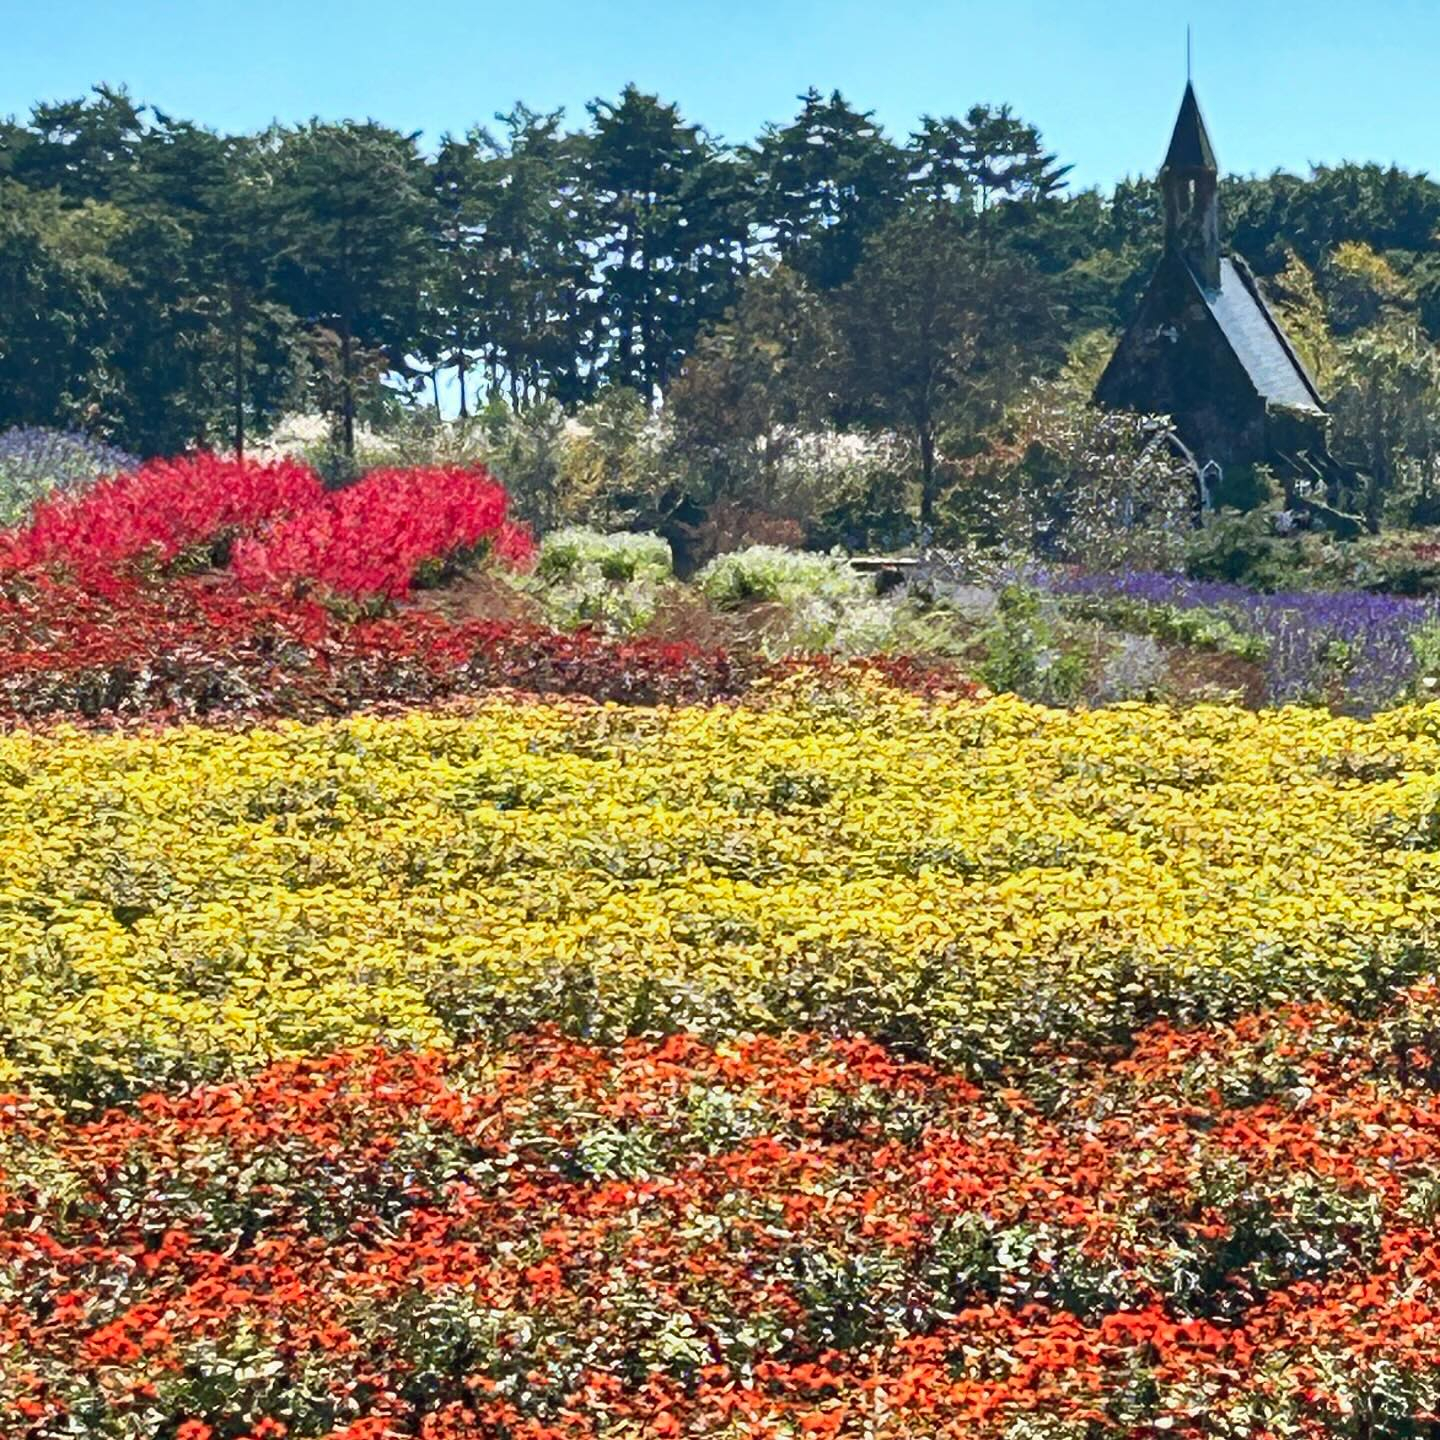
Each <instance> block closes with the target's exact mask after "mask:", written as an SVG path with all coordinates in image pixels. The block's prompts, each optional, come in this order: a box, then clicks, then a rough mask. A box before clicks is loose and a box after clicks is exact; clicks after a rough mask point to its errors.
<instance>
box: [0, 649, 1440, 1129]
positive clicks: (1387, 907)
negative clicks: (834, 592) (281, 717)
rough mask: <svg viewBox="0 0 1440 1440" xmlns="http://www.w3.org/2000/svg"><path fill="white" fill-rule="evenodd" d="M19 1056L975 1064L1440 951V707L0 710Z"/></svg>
mask: <svg viewBox="0 0 1440 1440" xmlns="http://www.w3.org/2000/svg"><path fill="white" fill-rule="evenodd" d="M0 773H3V775H4V777H5V779H6V781H7V783H6V785H5V787H4V789H3V791H0V832H3V834H4V836H5V844H6V849H7V853H6V857H5V877H6V878H5V882H4V889H3V894H0V904H3V906H4V910H5V916H6V924H5V927H4V931H3V938H0V994H3V997H4V998H3V1001H0V1057H3V1058H0V1083H3V1084H4V1085H6V1086H7V1087H11V1088H14V1087H20V1088H23V1089H28V1090H33V1091H34V1092H36V1093H37V1094H42V1095H48V1096H50V1097H51V1098H52V1099H53V1100H55V1101H56V1102H57V1103H61V1104H64V1105H68V1106H81V1107H84V1106H91V1105H103V1104H106V1103H110V1102H113V1101H117V1100H123V1099H125V1098H126V1097H127V1096H131V1095H134V1094H136V1093H139V1092H143V1091H145V1090H149V1089H153V1088H157V1087H168V1086H174V1085H178V1084H184V1083H190V1082H194V1081H198V1080H205V1079H213V1078H219V1077H223V1076H227V1075H231V1074H235V1073H241V1072H245V1071H248V1070H253V1069H254V1068H256V1067H258V1066H260V1065H263V1064H264V1063H266V1062H268V1061H269V1060H271V1059H274V1058H277V1057H284V1056H294V1055H303V1054H311V1053H319V1052H324V1051H327V1050H330V1049H333V1048H336V1047H340V1046H348V1045H354V1044H364V1043H370V1042H375V1041H381V1042H385V1043H389V1044H393V1045H400V1046H419V1047H433V1046H445V1045H450V1044H455V1043H463V1042H465V1041H467V1040H469V1039H472V1038H474V1037H476V1036H485V1037H491V1038H495V1037H498V1036H501V1035H503V1034H505V1033H509V1032H512V1031H516V1030H521V1029H525V1028H527V1027H530V1026H533V1025H535V1024H539V1023H544V1022H554V1023H558V1024H560V1025H562V1027H565V1028H567V1029H568V1030H570V1031H572V1032H574V1033H577V1034H584V1035H588V1036H591V1037H609V1038H619V1037H622V1036H623V1035H625V1034H628V1033H643V1032H646V1031H649V1030H653V1029H656V1028H660V1029H675V1028H686V1029H691V1030H694V1031H696V1032H697V1033H701V1034H706V1035H711V1036H725V1035H732V1034H737V1033H743V1032H747V1031H759V1030H775V1031H779V1030H786V1029H790V1028H797V1029H817V1028H818V1029H821V1030H833V1031H836V1032H842V1033H865V1034H869V1035H870V1036H872V1037H874V1038H877V1039H881V1040H884V1041H886V1042H887V1043H890V1044H892V1045H895V1046H897V1047H899V1049H900V1050H901V1051H902V1052H903V1053H909V1054H916V1055H923V1056H926V1057H928V1058H930V1059H932V1060H935V1061H938V1062H940V1063H943V1064H945V1065H947V1066H950V1067H952V1068H957V1069H960V1070H963V1071H967V1072H969V1073H972V1074H975V1075H1003V1074H1006V1073H1011V1072H1021V1071H1025V1070H1027V1069H1033V1068H1039V1069H1041V1070H1043V1069H1044V1068H1045V1067H1046V1066H1048V1064H1049V1063H1050V1060H1049V1057H1050V1056H1051V1055H1052V1054H1054V1053H1059V1052H1065V1051H1071V1050H1075V1051H1079V1052H1089V1053H1107V1052H1110V1051H1113V1050H1114V1049H1115V1048H1116V1047H1123V1046H1124V1045H1125V1044H1127V1043H1128V1042H1129V1039H1130V1037H1131V1036H1132V1035H1133V1034H1134V1032H1135V1031H1136V1030H1137V1029H1139V1028H1140V1027H1141V1026H1143V1025H1144V1024H1145V1023H1146V1022H1147V1021H1148V1020H1149V1019H1152V1018H1155V1017H1157V1016H1161V1015H1164V1016H1170V1017H1173V1018H1174V1019H1176V1020H1178V1021H1184V1022H1191V1021H1196V1020H1202V1019H1205V1018H1207V1017H1211V1016H1223V1015H1232V1014H1236V1013H1239V1012H1241V1011H1244V1010H1248V1009H1253V1008H1257V1007H1261V1006H1264V1005H1267V1004H1270V1003H1273V1002H1274V1001H1276V1000H1279V999H1283V998H1296V999H1303V998H1310V997H1314V996H1317V995H1318V996H1331V997H1335V998H1337V999H1343V1000H1347V1001H1349V1002H1351V1003H1353V1004H1355V1005H1357V1006H1359V1007H1362V1008H1363V1007H1365V1006H1369V1005H1374V1004H1376V1003H1378V1002H1379V1001H1380V1000H1381V999H1382V998H1383V997H1384V996H1385V995H1386V994H1387V993H1390V992H1392V991H1393V990H1395V989H1397V988H1399V987H1401V986H1403V985H1405V984H1406V983H1408V982H1409V981H1410V980H1411V979H1413V978H1414V977H1416V976H1418V975H1422V974H1424V973H1428V972H1429V971H1430V970H1431V969H1433V967H1434V962H1435V959H1436V954H1437V944H1440V937H1437V929H1436V926H1437V920H1436V916H1437V906H1440V788H1437V780H1436V775H1437V773H1440V707H1411V708H1406V709H1399V710H1395V711H1391V712H1388V713H1387V714H1386V715H1384V716H1382V717H1380V718H1378V719H1376V720H1374V721H1370V722H1362V721H1357V720H1353V719H1345V718H1339V717H1332V716H1329V715H1327V714H1325V713H1324V712H1319V711H1306V710H1286V711H1279V712H1264V713H1261V714H1258V715H1256V714H1253V713H1250V712H1246V711H1243V710H1239V709H1236V708H1232V707H1222V706H1210V707H1205V706H1199V707H1195V708H1193V709H1190V710H1185V711H1177V710H1173V709H1168V708H1165V707H1158V706H1119V707H1112V708H1110V709H1106V710H1097V711H1089V712H1087V711H1056V710H1049V709H1046V708H1044V707H1039V706H1030V705H1027V704H1025V703H1023V702H1021V701H1018V700H1015V699H1013V698H1008V697H996V698H991V699H986V700H974V699H962V698H944V697H941V698H936V699H928V700H927V699H924V698H922V697H918V696H914V695H908V694H905V693H902V692H900V691H897V690H896V689H894V688H893V687H891V686H889V685H886V684H883V683H880V682H876V681H873V680H871V681H867V680H863V679H862V680H860V681H858V682H852V683H847V684H841V685H836V684H834V683H830V682H828V681H826V682H824V683H817V682H815V681H814V680H813V678H812V677H811V676H810V674H809V673H808V672H806V671H801V672H799V673H798V674H796V675H794V676H792V677H791V678H790V679H788V680H786V681H783V682H780V683H778V684H777V685H775V686H773V687H772V688H771V689H770V690H769V691H768V692H767V693H766V694H764V695H759V696H756V697H753V698H752V699H751V700H750V701H749V702H747V703H745V704H741V705H726V706H719V707H716V706H673V707H672V706H665V707H659V708H655V709H638V708H633V707H621V706H613V705H609V706H597V705H594V704H585V705H575V704H566V703H542V704H536V703H516V702H514V701H510V700H506V699H503V698H495V699H491V700H488V701H483V702H479V703H478V704H477V705H476V706H475V708H474V709H473V710H472V711H471V712H470V713H467V714H462V715H447V714H443V713H434V712H426V711H415V712H413V713H411V714H408V715H405V716H403V717H399V718H379V717H365V716H361V717H355V718H352V719H348V720H345V721H339V722H331V723H323V724H295V723H285V724H281V725H279V726H278V727H267V728H257V729H252V730H247V731H240V732H222V731H217V730H213V729H205V728H198V727H181V728H175V729H170V730H166V731H162V732H158V733H152V734H119V735H111V736H98V737H97V736H94V735H87V734H83V733H81V732H78V731H73V730H70V731H67V730H63V729H62V730H58V731H54V732H49V733H44V734H40V733H32V732H25V731H20V732H16V733H14V734H11V735H9V736H6V737H3V738H0Z"/></svg>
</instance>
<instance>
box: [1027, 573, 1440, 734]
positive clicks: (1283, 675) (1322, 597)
mask: <svg viewBox="0 0 1440 1440" xmlns="http://www.w3.org/2000/svg"><path fill="white" fill-rule="evenodd" d="M1046 588H1048V589H1050V590H1052V591H1053V592H1054V593H1056V594H1061V595H1086V596H1094V597H1096V598H1106V597H1114V598H1115V599H1123V600H1129V601H1133V602H1138V603H1140V604H1144V605H1153V606H1167V607H1172V608H1174V609H1177V610H1182V611H1185V610H1195V609H1204V610H1207V611H1210V612H1212V613H1214V614H1216V615H1218V616H1219V617H1221V618H1223V619H1224V620H1226V621H1228V622H1229V624H1230V625H1231V626H1233V627H1234V628H1235V629H1236V630H1238V631H1240V632H1242V633H1243V634H1248V635H1253V636H1256V637H1257V638H1259V639H1260V640H1262V641H1263V642H1264V647H1265V659H1264V668H1265V681H1266V690H1267V695H1268V698H1269V700H1270V701H1271V703H1273V704H1276V705H1284V704H1288V703H1294V702H1307V701H1315V700H1319V699H1322V698H1325V697H1326V696H1327V695H1328V694H1330V693H1331V692H1332V691H1333V690H1334V689H1335V688H1336V687H1341V688H1343V691H1344V694H1345V697H1346V703H1347V705H1348V706H1349V707H1353V708H1354V709H1356V710H1360V711H1372V710H1376V709H1379V708H1381V707H1383V706H1385V705H1388V704H1393V703H1394V702H1395V701H1396V700H1397V699H1399V698H1400V697H1401V696H1403V695H1404V694H1405V693H1406V691H1407V690H1408V689H1409V688H1410V686H1411V685H1412V684H1413V683H1414V681H1415V678H1416V661H1415V653H1414V650H1413V648H1412V645H1411V638H1412V637H1413V636H1414V635H1415V634H1416V632H1417V631H1418V630H1420V628H1421V627H1422V626H1425V625H1427V624H1434V623H1436V622H1437V621H1440V604H1437V602H1436V601H1433V600H1416V599H1408V598H1403V597H1400V596H1394V595H1371V594H1367V593H1365V592H1364V591H1341V592H1336V591H1295V592H1291V593H1288V594H1275V595H1267V594H1262V593H1260V592H1258V591H1254V590H1247V589H1245V588H1244V587H1243V586H1240V585H1229V584H1224V583H1221V582H1217V581H1197V580H1187V579H1185V578H1184V577H1183V576H1180V575H1165V574H1159V573H1156V572H1152V571H1137V572H1126V573H1121V574H1115V575H1077V574H1073V573H1071V574H1067V573H1061V572H1052V573H1051V574H1050V575H1049V576H1048V577H1047V582H1046Z"/></svg>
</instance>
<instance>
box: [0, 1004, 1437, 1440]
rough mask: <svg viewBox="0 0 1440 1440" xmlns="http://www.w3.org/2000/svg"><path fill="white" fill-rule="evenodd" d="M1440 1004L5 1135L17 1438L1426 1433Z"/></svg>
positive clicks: (364, 1058)
mask: <svg viewBox="0 0 1440 1440" xmlns="http://www.w3.org/2000/svg"><path fill="white" fill-rule="evenodd" d="M1435 1000H1436V996H1435V994H1434V992H1433V991H1425V992H1422V993H1418V994H1413V995H1410V996H1407V997H1404V998H1402V1000H1401V1001H1400V1002H1398V1003H1397V1004H1396V1005H1395V1006H1394V1007H1393V1008H1392V1009H1391V1010H1389V1011H1387V1012H1386V1013H1385V1014H1384V1015H1383V1016H1381V1017H1380V1018H1378V1019H1376V1020H1373V1021H1368V1022H1360V1021H1356V1020H1354V1019H1353V1018H1350V1017H1348V1016H1347V1015H1346V1014H1344V1013H1342V1012H1340V1011H1337V1010H1332V1009H1328V1008H1324V1007H1318V1006H1311V1007H1307V1008H1296V1009H1291V1010H1286V1011H1283V1012H1276V1013H1272V1014H1268V1015H1262V1016H1254V1017H1251V1018H1249V1019H1246V1020H1244V1021H1242V1022H1240V1023H1238V1024H1237V1025H1235V1026H1234V1027H1233V1028H1223V1029H1222V1028H1210V1029H1203V1030H1199V1031H1192V1032H1177V1031H1174V1030H1171V1029H1169V1028H1167V1027H1163V1026H1162V1027H1156V1028H1154V1029H1152V1030H1150V1031H1148V1032H1147V1033H1145V1034H1144V1035H1143V1036H1142V1037H1141V1038H1140V1041H1139V1043H1138V1045H1137V1046H1136V1047H1135V1049H1134V1050H1133V1052H1132V1053H1131V1054H1130V1055H1129V1056H1128V1057H1127V1058H1125V1059H1123V1060H1120V1061H1118V1062H1117V1063H1113V1064H1111V1065H1108V1066H1106V1065H1099V1064H1093V1063H1092V1064H1089V1065H1078V1064H1071V1063H1058V1062H1057V1065H1056V1067H1055V1069H1054V1070H1053V1072H1052V1073H1051V1074H1050V1075H1049V1076H1048V1079H1046V1080H1045V1081H1044V1083H1041V1082H1038V1081H1037V1082H1036V1083H1035V1084H1034V1085H1033V1086H1032V1088H1031V1089H1030V1090H1028V1091H1022V1090H1016V1089H1005V1088H999V1089H980V1088H977V1087H976V1086H973V1085H971V1084H969V1083H967V1082H966V1081H965V1080H963V1079H960V1078H957V1077H955V1076H953V1075H945V1074H941V1073H938V1072H936V1071H934V1070H932V1069H930V1068H928V1067H926V1066H923V1065H919V1064H914V1063H909V1062H906V1061H904V1060H903V1059H900V1058H898V1057H897V1056H895V1055H894V1054H891V1053H887V1052H886V1051H884V1050H883V1049H881V1048H879V1047H877V1046H874V1045H870V1044H866V1043H863V1042H858V1041H855V1042H844V1041H825V1040H822V1039H819V1038H815V1037H803V1036H802V1037H792V1038H788V1039H774V1038H771V1039H759V1040H746V1041H741V1042H738V1043H736V1044H733V1045H730V1046H725V1047H719V1048H716V1047H713V1046H710V1045H706V1044H702V1043H701V1042H699V1041H698V1040H695V1039H692V1038H687V1037H684V1036H676V1037H673V1038H671V1039H669V1040H665V1041H646V1042H639V1041H636V1042H631V1043H630V1044H628V1045H626V1046H625V1047H623V1048H622V1049H621V1050H619V1051H602V1050H599V1049H593V1048H590V1047H587V1046H586V1045H583V1044H579V1043H575V1042H573V1041H570V1040H566V1039H563V1038H561V1037H560V1036H559V1035H558V1034H554V1033H541V1034H538V1035H534V1036H532V1037H531V1038H530V1039H529V1040H528V1041H525V1042H523V1043H521V1044H519V1045H518V1046H516V1047H515V1048H512V1049H509V1050H506V1051H505V1052H503V1053H498V1054H493V1053H486V1052H484V1051H480V1050H470V1051H462V1052H459V1053H455V1054H450V1055H446V1056H440V1055H435V1054H413V1053H411V1054H386V1053H381V1052H367V1053H361V1054H342V1055H336V1056H333V1057H330V1058H328V1059H318V1060H314V1061H309V1062H297V1063H288V1064H283V1065H277V1066H274V1067H272V1068H271V1069H269V1070H268V1071H266V1072H264V1073H263V1074H261V1075H260V1076H258V1077H257V1078H255V1079H253V1080H251V1081H248V1082H246V1083H242V1084H235V1085H226V1086H218V1087H213V1088H204V1089H200V1090H197V1091H196V1092H194V1093H191V1094H188V1095H184V1096H179V1097H175V1096H169V1097H167V1096H159V1095H156V1096H149V1097H146V1098H145V1099H143V1100H141V1101H140V1102H139V1103H138V1104H137V1105H136V1106H135V1107H134V1108H133V1110H132V1111H129V1112H118V1111H117V1112H112V1113H111V1114H109V1115H107V1116H105V1117H104V1118H102V1119H100V1120H98V1121H94V1122H90V1123H75V1122H68V1123H67V1122H66V1121H64V1120H63V1119H62V1118H60V1117H57V1116H54V1115H50V1114H47V1113H44V1112H43V1111H41V1110H40V1109H38V1108H36V1107H35V1106H33V1105H31V1104H28V1103H26V1102H24V1101H21V1100H18V1099H12V1100H11V1101H9V1102H8V1103H7V1104H6V1106H5V1109H4V1111H3V1120H0V1174H3V1180H0V1274H3V1275H4V1276H6V1277H7V1278H6V1281H5V1285H4V1288H3V1289H0V1357H3V1358H4V1361H5V1363H4V1364H0V1377H3V1378H0V1409H3V1410H4V1411H5V1413H8V1414H12V1415H18V1416H22V1417H24V1418H23V1425H24V1426H25V1428H24V1429H23V1430H22V1431H17V1432H15V1433H24V1434H27V1435H30V1436H35V1437H40V1436H44V1437H49V1436H52V1435H53V1436H60V1435H70V1434H76V1433H81V1434H102V1433H103V1434H112V1433H113V1434H132V1433H133V1434H147V1433H148V1434H164V1435H179V1434H184V1435H187V1436H194V1437H200V1436H207V1435H208V1436H240V1435H249V1436H253V1437H259V1436H264V1435H271V1436H278V1435H282V1434H284V1435H290V1436H299V1435H326V1436H333V1437H339V1436H346V1437H349V1440H358V1437H361V1436H365V1437H378V1436H392V1435H394V1436H398V1435H413V1434H421V1435H424V1436H427V1437H431V1440H441V1437H457V1440H458V1437H475V1440H479V1437H486V1440H489V1437H496V1436H508V1437H526V1440H558V1437H567V1440H568V1437H576V1440H578V1437H599V1436H602V1435H604V1436H608V1435H616V1434H632V1435H644V1436H680V1435H690V1436H733V1435H754V1436H777V1437H778V1436H793V1435H810V1434H818V1435H827V1434H828V1435H855V1436H860V1435H867V1436H870V1435H873V1436H886V1437H899V1436H905V1437H922V1436H924V1437H931V1436H940V1435H947V1436H962V1435H964V1436H991V1435H993V1436H997V1437H999V1436H1005V1435H1009V1436H1013V1435H1015V1434H1017V1433H1020V1434H1032V1433H1033V1434H1072V1433H1073V1434H1089V1433H1097V1434H1098V1433H1105V1432H1110V1431H1113V1432H1115V1433H1124V1434H1145V1435H1151V1434H1154V1435H1158V1434H1161V1433H1165V1434H1170V1435H1184V1436H1202V1435H1210V1434H1217V1435H1218V1434H1225V1435H1233V1434H1257V1435H1258V1434H1271V1435H1279V1434H1285V1435H1311V1436H1320V1435H1352V1434H1355V1433H1357V1432H1356V1431H1355V1429H1354V1424H1355V1419H1354V1417H1355V1416H1357V1415H1366V1414H1368V1415H1371V1416H1377V1415H1378V1416H1384V1417H1389V1419H1390V1423H1391V1424H1392V1425H1402V1424H1410V1423H1412V1422H1413V1423H1424V1422H1425V1417H1426V1416H1429V1415H1430V1414H1431V1413H1432V1411H1433V1409H1434V1401H1435V1391H1436V1388H1437V1386H1440V1378H1437V1377H1440V1238H1437V1234H1436V1230H1435V1226H1434V1220H1435V1216H1436V1213H1437V1211H1440V1096H1437V1093H1436V1090H1437V1086H1440V1050H1437V1049H1436V1048H1435V1046H1436V1042H1437V1035H1436V1032H1435V1030H1434V1027H1433V1025H1431V1024H1430V1021H1429V1019H1428V1017H1429V1016H1430V1015H1431V1014H1432V1013H1433V1007H1434V1004H1435ZM1371 1433H1376V1434H1378V1433H1393V1434H1399V1433H1411V1432H1410V1431H1408V1430H1404V1429H1403V1428H1401V1429H1396V1428H1389V1429H1385V1430H1383V1431H1382V1430H1381V1429H1380V1428H1379V1425H1378V1422H1377V1428H1376V1429H1375V1430H1374V1431H1372V1432H1371Z"/></svg>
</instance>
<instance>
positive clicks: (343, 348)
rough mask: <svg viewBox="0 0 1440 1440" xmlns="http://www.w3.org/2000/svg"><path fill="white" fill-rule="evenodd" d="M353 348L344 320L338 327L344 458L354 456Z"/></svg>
mask: <svg viewBox="0 0 1440 1440" xmlns="http://www.w3.org/2000/svg"><path fill="white" fill-rule="evenodd" d="M354 363H355V362H354V348H353V346H352V344H351V340H350V322H349V320H348V319H347V320H345V321H344V322H343V324H342V325H341V327H340V414H341V419H342V424H343V429H342V443H343V445H344V448H345V458H346V459H347V460H353V459H354V458H355V377H354V375H353V373H352V371H353V368H354Z"/></svg>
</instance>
